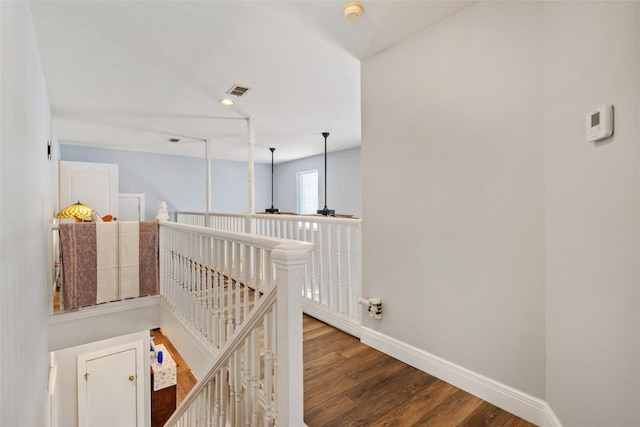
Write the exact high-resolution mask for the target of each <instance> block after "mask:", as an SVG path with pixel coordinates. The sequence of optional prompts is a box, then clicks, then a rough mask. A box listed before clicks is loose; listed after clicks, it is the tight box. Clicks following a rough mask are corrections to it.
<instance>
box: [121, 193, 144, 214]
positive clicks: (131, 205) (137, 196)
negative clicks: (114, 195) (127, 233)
mask: <svg viewBox="0 0 640 427" xmlns="http://www.w3.org/2000/svg"><path fill="white" fill-rule="evenodd" d="M119 199H120V201H119V205H120V206H119V209H120V216H119V217H118V220H120V221H144V219H145V218H144V193H120V196H119Z"/></svg>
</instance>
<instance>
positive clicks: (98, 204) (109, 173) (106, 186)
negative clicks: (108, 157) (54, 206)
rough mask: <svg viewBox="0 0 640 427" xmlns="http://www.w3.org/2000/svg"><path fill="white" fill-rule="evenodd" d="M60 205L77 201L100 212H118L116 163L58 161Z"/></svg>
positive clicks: (61, 207)
mask: <svg viewBox="0 0 640 427" xmlns="http://www.w3.org/2000/svg"><path fill="white" fill-rule="evenodd" d="M59 184H60V209H64V208H65V207H67V206H69V205H70V204H72V203H76V202H78V201H80V202H82V203H84V204H85V205H88V206H91V207H92V208H93V209H95V210H96V212H98V214H99V215H100V216H105V215H113V216H115V217H118V216H119V213H120V212H119V209H118V165H115V164H109V163H89V162H68V161H60V181H59Z"/></svg>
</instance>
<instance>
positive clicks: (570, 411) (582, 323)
mask: <svg viewBox="0 0 640 427" xmlns="http://www.w3.org/2000/svg"><path fill="white" fill-rule="evenodd" d="M638 24H639V19H638V3H637V2H584V3H573V2H549V3H548V4H547V5H546V6H545V26H544V31H545V35H546V37H545V42H546V44H545V73H544V81H545V100H544V112H545V115H544V123H545V137H544V140H545V141H544V142H545V144H544V149H545V158H544V162H545V181H546V183H545V191H546V233H545V234H546V260H547V262H546V282H547V284H546V294H547V295H546V298H547V305H546V313H547V314H546V323H547V345H546V347H547V358H546V372H547V395H546V400H547V402H548V403H549V404H550V405H551V407H552V408H553V410H554V411H555V412H556V414H557V416H558V417H559V419H560V420H561V421H562V423H563V424H564V426H565V427H568V426H580V427H600V426H616V427H630V426H638V425H640V409H639V405H638V402H640V340H639V339H638V337H640V309H639V307H640V304H639V303H640V286H639V273H638V260H639V259H640V257H639V255H640V251H639V249H638V244H639V243H640V239H639V237H640V236H639V235H638V228H639V223H638V221H639V219H640V212H639V207H638V203H639V196H638V188H639V187H638V185H639V179H638V172H639V167H638V119H639V111H638V102H639V96H638V95H639V93H638V91H639V87H638V78H639V77H640V74H639V71H640V70H639V67H638V54H639V53H640V52H639V43H638V37H639V25H638ZM601 104H613V105H614V108H615V135H614V137H613V138H611V139H609V140H607V141H604V142H602V143H599V144H592V143H586V142H585V140H584V135H585V131H584V121H585V117H586V115H587V113H588V112H589V111H590V110H592V109H594V108H596V107H597V106H599V105H601Z"/></svg>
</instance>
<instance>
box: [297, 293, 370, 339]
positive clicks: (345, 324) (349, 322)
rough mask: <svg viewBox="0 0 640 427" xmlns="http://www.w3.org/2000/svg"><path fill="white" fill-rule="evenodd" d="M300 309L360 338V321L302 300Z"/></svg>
mask: <svg viewBox="0 0 640 427" xmlns="http://www.w3.org/2000/svg"><path fill="white" fill-rule="evenodd" d="M302 311H303V312H304V313H305V314H308V315H309V316H311V317H313V318H315V319H318V320H320V321H322V322H324V323H326V324H328V325H331V326H333V327H334V328H337V329H340V330H341V331H343V332H346V333H348V334H350V335H353V336H354V337H357V338H360V331H361V329H362V328H361V327H360V321H358V320H356V319H350V318H348V317H346V316H340V315H339V314H337V313H336V312H335V311H333V310H329V309H328V308H325V307H322V306H320V305H318V304H316V303H311V302H307V301H305V300H304V299H303V300H302Z"/></svg>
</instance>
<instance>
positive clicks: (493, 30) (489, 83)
mask: <svg viewBox="0 0 640 427" xmlns="http://www.w3.org/2000/svg"><path fill="white" fill-rule="evenodd" d="M541 16H542V7H541V4H538V3H517V4H509V3H487V2H482V3H478V4H477V5H475V6H473V7H471V8H469V9H467V10H465V11H463V12H462V13H460V14H458V15H455V16H453V17H452V18H450V19H447V20H446V21H444V22H441V23H440V24H438V25H436V26H434V27H432V28H431V29H428V30H426V31H423V32H421V33H419V34H417V35H415V36H414V37H411V38H410V39H407V40H405V41H404V42H402V43H400V44H398V45H396V46H394V47H393V48H391V49H389V50H387V51H385V52H383V53H381V54H379V55H376V56H374V57H372V58H370V59H368V60H366V61H364V63H363V67H362V88H363V91H362V92H363V99H362V109H363V142H362V168H363V216H364V218H365V219H366V220H365V221H364V222H363V270H364V278H363V283H364V291H363V292H364V295H365V296H367V297H372V296H379V297H381V298H382V301H383V305H384V318H383V320H382V321H378V322H376V321H374V320H371V319H369V318H366V316H365V326H367V327H371V328H375V329H377V330H378V331H379V332H381V333H383V334H387V335H389V336H391V337H394V338H396V339H398V340H401V341H403V342H405V343H408V344H410V345H413V346H415V347H418V348H419V349H422V350H425V351H427V352H429V353H431V354H434V355H436V356H439V357H442V358H444V359H446V360H448V361H450V362H453V363H456V364H459V365H462V366H464V367H466V368H468V369H471V370H473V371H475V372H478V373H480V374H483V375H485V376H488V377H490V378H492V379H494V380H497V381H500V382H502V383H505V384H507V385H509V386H511V387H514V388H516V389H519V390H522V391H524V392H526V393H529V394H531V395H534V396H537V397H542V396H544V264H543V262H544V251H543V250H544V211H543V207H544V204H543V202H544V200H543V197H544V193H543V189H544V187H543V185H544V180H543V162H542V160H543V151H542V150H543V146H542V143H541V140H542V116H543V115H542V110H541V103H542V70H541V68H540V61H541V60H542V56H541V51H540V47H541V35H542V34H541V28H540V25H539V24H540V19H541ZM399 106H402V107H401V108H399ZM381 170H384V171H386V173H380V171H381ZM382 205H384V206H386V207H387V208H386V209H383V208H381V206H382Z"/></svg>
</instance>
